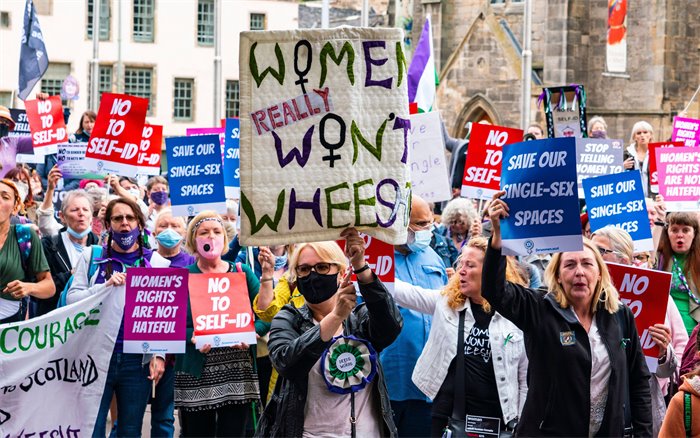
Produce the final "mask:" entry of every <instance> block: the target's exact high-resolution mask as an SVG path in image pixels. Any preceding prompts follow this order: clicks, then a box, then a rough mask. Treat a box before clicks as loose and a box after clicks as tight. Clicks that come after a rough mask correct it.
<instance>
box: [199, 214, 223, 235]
mask: <svg viewBox="0 0 700 438" xmlns="http://www.w3.org/2000/svg"><path fill="white" fill-rule="evenodd" d="M208 221H216V222H218V223H219V225H221V228H223V227H224V223H223V222H222V221H221V219H219V218H218V217H205V218H203V219H200V220H198V221H197V222H196V223H195V224H194V231H195V232H196V231H197V228H199V226H200V225H202V222H208Z"/></svg>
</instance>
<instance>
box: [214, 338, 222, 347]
mask: <svg viewBox="0 0 700 438" xmlns="http://www.w3.org/2000/svg"><path fill="white" fill-rule="evenodd" d="M219 345H221V338H220V337H218V336H214V346H215V347H218V346H219Z"/></svg>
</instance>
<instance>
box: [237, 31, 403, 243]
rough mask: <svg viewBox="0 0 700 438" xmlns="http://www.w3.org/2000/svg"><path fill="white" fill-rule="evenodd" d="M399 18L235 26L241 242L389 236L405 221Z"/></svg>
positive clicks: (397, 234) (396, 239) (395, 238)
mask: <svg viewBox="0 0 700 438" xmlns="http://www.w3.org/2000/svg"><path fill="white" fill-rule="evenodd" d="M402 40H403V33H402V31H401V30H399V29H379V28H377V29H366V28H350V27H346V28H336V29H322V30H294V31H280V32H243V33H241V46H240V62H239V65H240V67H241V71H240V85H241V114H244V115H245V116H243V117H242V118H241V138H240V145H241V235H240V236H241V243H242V244H244V245H269V244H283V243H284V244H287V243H294V242H308V241H317V240H334V239H337V238H338V237H339V236H340V232H341V231H342V230H343V229H344V228H347V227H351V226H352V227H355V228H357V229H358V230H360V231H363V232H366V233H368V234H370V235H372V236H374V237H377V238H379V239H381V240H383V241H385V242H389V243H391V244H400V243H404V242H405V241H406V228H407V226H408V220H409V209H410V205H409V200H410V192H411V187H410V184H411V183H410V173H409V172H410V168H409V162H408V144H409V136H410V132H409V130H410V120H409V118H408V92H407V91H406V89H407V88H406V87H407V79H406V72H407V65H406V58H405V55H404V52H403V46H402V44H403V43H402Z"/></svg>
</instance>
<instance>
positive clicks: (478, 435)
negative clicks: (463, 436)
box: [466, 415, 501, 438]
mask: <svg viewBox="0 0 700 438" xmlns="http://www.w3.org/2000/svg"><path fill="white" fill-rule="evenodd" d="M466 432H467V436H468V437H473V438H490V437H497V436H498V434H499V433H500V432H501V419H500V418H494V417H482V416H479V415H467V429H466Z"/></svg>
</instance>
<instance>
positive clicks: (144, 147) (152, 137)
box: [136, 125, 163, 175]
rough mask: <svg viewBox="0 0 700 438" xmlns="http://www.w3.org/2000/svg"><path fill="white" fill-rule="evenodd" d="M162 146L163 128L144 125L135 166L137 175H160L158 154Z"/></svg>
mask: <svg viewBox="0 0 700 438" xmlns="http://www.w3.org/2000/svg"><path fill="white" fill-rule="evenodd" d="M162 144H163V127H162V126H159V125H146V126H144V127H143V132H142V134H141V142H140V143H139V153H138V155H137V156H136V165H137V166H138V173H139V175H160V152H161V145H162Z"/></svg>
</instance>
